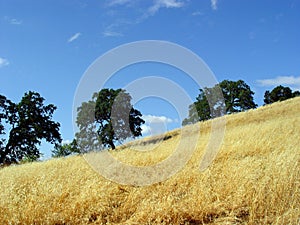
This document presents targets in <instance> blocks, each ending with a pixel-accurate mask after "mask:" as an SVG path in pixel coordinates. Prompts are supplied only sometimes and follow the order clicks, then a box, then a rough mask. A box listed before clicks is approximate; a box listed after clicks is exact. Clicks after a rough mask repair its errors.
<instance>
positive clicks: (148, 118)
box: [142, 115, 174, 123]
mask: <svg viewBox="0 0 300 225" xmlns="http://www.w3.org/2000/svg"><path fill="white" fill-rule="evenodd" d="M142 118H143V120H145V122H146V123H173V122H174V121H173V120H172V119H171V118H168V117H166V116H154V115H143V117H142Z"/></svg>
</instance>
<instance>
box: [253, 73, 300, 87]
mask: <svg viewBox="0 0 300 225" xmlns="http://www.w3.org/2000/svg"><path fill="white" fill-rule="evenodd" d="M257 83H258V84H259V85H260V86H264V87H271V86H278V85H289V86H290V87H291V88H292V89H297V90H299V89H300V76H299V77H295V76H278V77H275V78H272V79H263V80H257Z"/></svg>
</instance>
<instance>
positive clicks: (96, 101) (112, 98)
mask: <svg viewBox="0 0 300 225" xmlns="http://www.w3.org/2000/svg"><path fill="white" fill-rule="evenodd" d="M77 111H78V114H77V120H76V123H77V125H78V127H79V132H77V133H76V139H77V141H78V145H79V147H80V148H83V149H84V150H85V152H87V151H91V150H98V149H99V148H100V149H102V148H103V147H111V148H112V149H115V148H116V146H115V142H117V141H118V142H120V143H121V142H122V141H124V140H126V139H127V138H135V137H138V136H141V135H142V128H141V125H142V124H144V123H145V121H144V120H143V119H142V118H141V117H142V114H141V112H140V111H138V110H137V109H134V108H133V106H132V104H131V96H130V95H129V94H128V93H126V92H125V90H122V89H117V90H114V89H102V90H101V91H100V92H99V93H95V94H94V95H93V99H92V100H90V101H88V102H84V103H82V105H81V106H80V107H79V108H78V109H77Z"/></svg>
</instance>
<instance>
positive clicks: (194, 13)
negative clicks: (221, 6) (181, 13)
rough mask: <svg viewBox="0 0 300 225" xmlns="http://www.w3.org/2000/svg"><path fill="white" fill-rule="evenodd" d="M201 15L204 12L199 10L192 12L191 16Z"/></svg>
mask: <svg viewBox="0 0 300 225" xmlns="http://www.w3.org/2000/svg"><path fill="white" fill-rule="evenodd" d="M203 15H204V13H203V12H201V11H195V12H193V13H192V16H203Z"/></svg>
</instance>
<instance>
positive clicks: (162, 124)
mask: <svg viewBox="0 0 300 225" xmlns="http://www.w3.org/2000/svg"><path fill="white" fill-rule="evenodd" d="M142 118H143V120H145V124H143V125H142V126H141V128H142V135H143V136H146V135H157V134H161V133H164V132H166V131H167V124H170V123H174V122H176V120H173V119H171V118H168V117H166V116H154V115H143V116H142Z"/></svg>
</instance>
